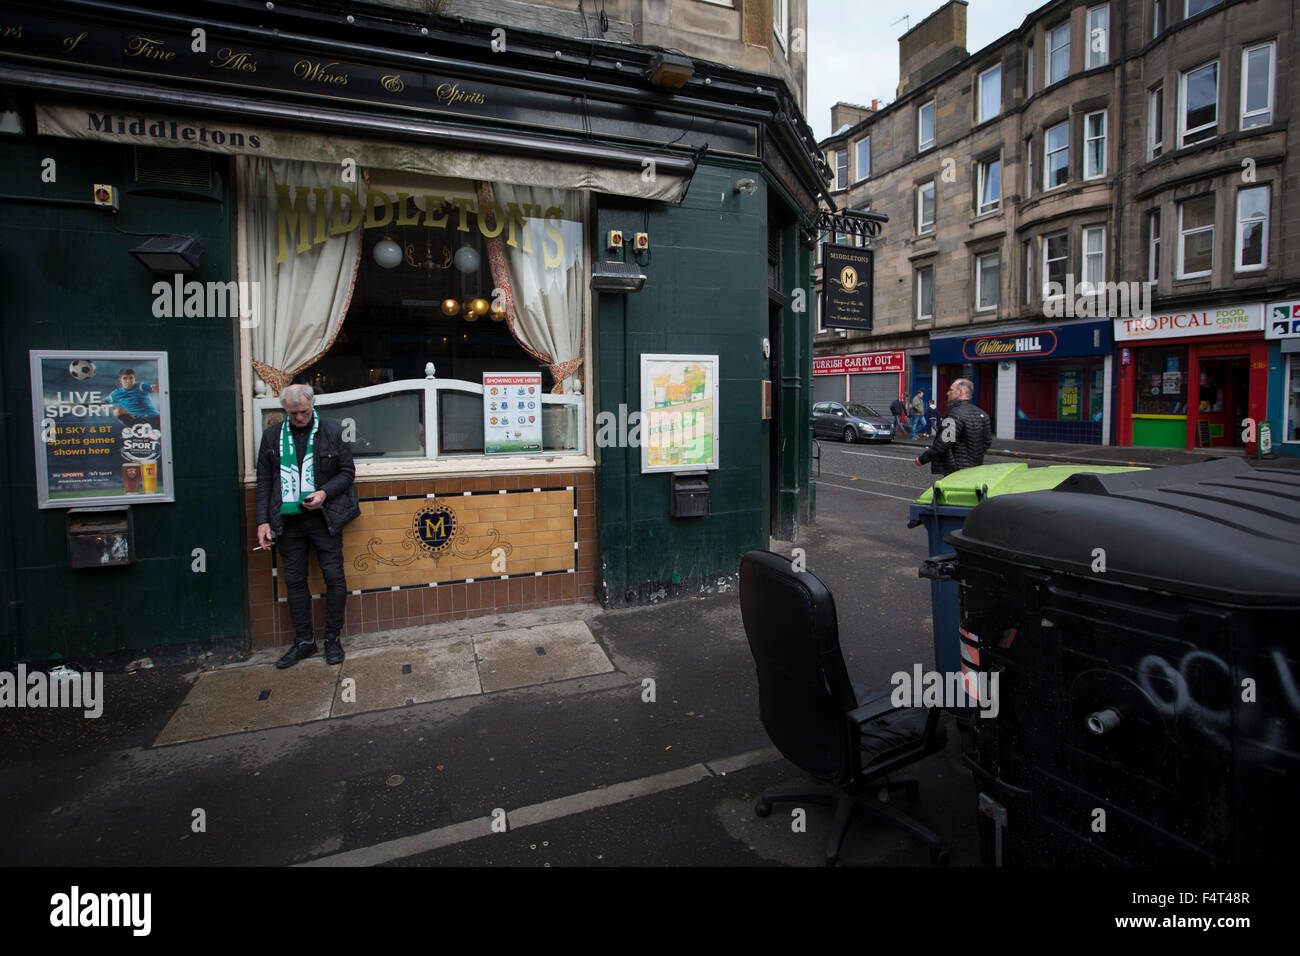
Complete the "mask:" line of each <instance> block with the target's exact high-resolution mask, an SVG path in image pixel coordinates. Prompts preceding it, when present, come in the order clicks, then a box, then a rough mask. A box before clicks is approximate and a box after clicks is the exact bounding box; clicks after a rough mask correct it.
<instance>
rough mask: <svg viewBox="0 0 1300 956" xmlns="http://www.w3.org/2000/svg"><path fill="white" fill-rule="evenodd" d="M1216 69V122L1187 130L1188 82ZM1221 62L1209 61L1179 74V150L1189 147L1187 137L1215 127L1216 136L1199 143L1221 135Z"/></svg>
mask: <svg viewBox="0 0 1300 956" xmlns="http://www.w3.org/2000/svg"><path fill="white" fill-rule="evenodd" d="M1210 67H1214V122H1213V123H1205V124H1203V125H1201V126H1198V127H1196V128H1195V129H1188V128H1187V81H1188V79H1189V78H1190V77H1191V75H1192V74H1193V73H1200V72H1201V71H1202V70H1206V69H1209V68H1210ZM1219 78H1220V77H1219V61H1218V60H1217V59H1216V60H1209V61H1207V62H1205V63H1202V64H1201V65H1200V66H1196V67H1193V68H1192V69H1190V70H1185V71H1183V72H1182V73H1179V74H1178V148H1179V149H1182V148H1183V147H1184V146H1187V145H1189V144H1188V142H1187V137H1188V136H1191V135H1195V134H1197V133H1200V132H1201V131H1202V130H1207V129H1209V128H1210V127H1211V126H1213V127H1214V136H1207V137H1205V138H1204V139H1198V140H1196V142H1197V143H1204V142H1208V141H1209V140H1211V139H1215V138H1217V137H1218V135H1219V93H1220V89H1219Z"/></svg>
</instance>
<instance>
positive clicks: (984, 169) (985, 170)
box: [975, 153, 1002, 216]
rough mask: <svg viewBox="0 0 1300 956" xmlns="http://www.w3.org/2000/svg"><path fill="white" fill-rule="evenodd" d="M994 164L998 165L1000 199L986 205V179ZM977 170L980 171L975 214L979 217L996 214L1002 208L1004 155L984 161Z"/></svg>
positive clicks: (976, 179) (977, 178) (976, 181)
mask: <svg viewBox="0 0 1300 956" xmlns="http://www.w3.org/2000/svg"><path fill="white" fill-rule="evenodd" d="M994 163H997V164H998V177H997V183H998V198H997V199H995V200H993V202H992V203H989V204H988V205H985V203H984V186H985V184H986V183H985V179H986V177H987V176H988V174H989V168H990V167H991V166H992V165H993V164H994ZM977 168H978V170H979V175H978V176H976V177H975V183H976V189H978V190H979V192H977V193H976V194H975V214H976V215H977V216H982V215H984V214H985V213H988V212H996V211H997V210H999V209H1001V208H1002V154H1001V153H999V154H998V155H997V156H996V157H993V158H990V159H985V160H982V161H981V162H980V163H979V164H978V167H977Z"/></svg>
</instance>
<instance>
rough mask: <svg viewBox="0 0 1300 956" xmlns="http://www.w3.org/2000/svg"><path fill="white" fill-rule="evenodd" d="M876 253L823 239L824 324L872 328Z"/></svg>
mask: <svg viewBox="0 0 1300 956" xmlns="http://www.w3.org/2000/svg"><path fill="white" fill-rule="evenodd" d="M874 274H875V253H874V252H872V251H871V250H870V249H862V248H859V247H857V246H837V245H832V244H831V243H829V242H826V243H822V277H823V278H822V326H823V327H824V328H828V329H858V330H859V331H863V332H870V331H871V320H872V310H871V297H872V293H873V291H874V287H875V282H874V281H873V279H874Z"/></svg>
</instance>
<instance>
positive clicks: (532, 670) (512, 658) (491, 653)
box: [474, 621, 614, 693]
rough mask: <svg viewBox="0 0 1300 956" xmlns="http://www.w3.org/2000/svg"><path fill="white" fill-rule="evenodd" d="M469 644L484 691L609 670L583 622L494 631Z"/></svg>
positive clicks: (604, 658) (605, 660) (607, 660)
mask: <svg viewBox="0 0 1300 956" xmlns="http://www.w3.org/2000/svg"><path fill="white" fill-rule="evenodd" d="M474 646H475V648H476V649H477V650H478V656H479V666H478V673H479V680H481V681H482V682H483V692H484V693H490V692H492V691H496V690H507V689H509V688H511V687H528V686H531V685H533V684H546V683H549V682H551V681H557V680H569V679H570V678H573V677H588V676H590V675H592V674H604V673H607V672H609V671H612V670H613V669H614V665H613V664H611V663H610V661H609V658H608V657H606V656H605V652H604V651H603V650H601V648H600V645H599V644H597V643H596V638H595V637H593V636H592V633H591V629H590V628H588V627H587V624H586V622H585V621H568V622H564V623H561V624H542V625H539V626H538V627H530V628H521V629H518V630H509V631H498V632H497V633H495V634H488V635H485V636H482V637H476V638H475V639H474Z"/></svg>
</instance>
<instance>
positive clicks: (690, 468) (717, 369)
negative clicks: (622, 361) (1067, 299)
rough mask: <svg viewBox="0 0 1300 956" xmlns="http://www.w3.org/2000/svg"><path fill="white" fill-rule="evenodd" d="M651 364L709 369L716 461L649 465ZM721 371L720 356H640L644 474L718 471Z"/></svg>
mask: <svg viewBox="0 0 1300 956" xmlns="http://www.w3.org/2000/svg"><path fill="white" fill-rule="evenodd" d="M651 362H680V363H683V364H687V363H691V364H697V365H707V366H709V369H708V372H709V374H710V376H711V381H712V383H713V385H712V388H711V390H710V391H709V393H708V398H709V399H710V400H711V401H712V402H713V461H711V462H708V463H706V464H683V463H678V464H665V465H651V464H650V440H649V437H650V436H649V430H650V412H651V411H653V410H654V407H655V406H654V387H653V385H652V383H651V381H650V363H651ZM721 371H722V365H721V362H720V361H719V358H718V356H717V355H688V354H668V353H660V352H656V353H650V352H642V353H641V433H640V434H641V440H640V442H639V444H640V445H641V474H643V475H649V474H657V473H663V472H675V473H678V474H687V473H692V472H694V473H696V474H698V473H701V472H705V471H716V470H717V469H718V467H719V461H718V448H719V441H718V426H719V408H718V390H719V382H718V376H719V374H720V373H721Z"/></svg>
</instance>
